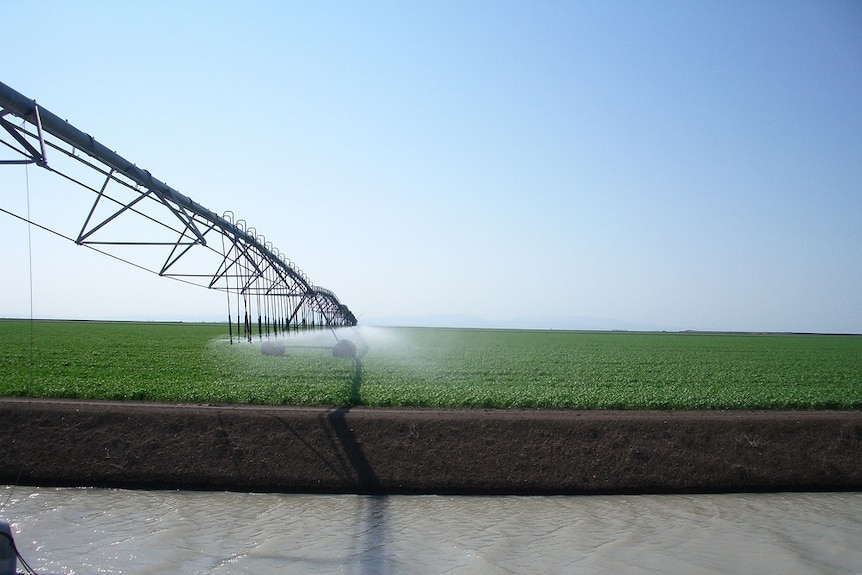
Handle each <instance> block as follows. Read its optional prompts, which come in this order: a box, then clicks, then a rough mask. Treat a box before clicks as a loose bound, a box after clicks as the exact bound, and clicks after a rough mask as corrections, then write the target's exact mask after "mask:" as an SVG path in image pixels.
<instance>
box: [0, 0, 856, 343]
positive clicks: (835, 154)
mask: <svg viewBox="0 0 862 575" xmlns="http://www.w3.org/2000/svg"><path fill="white" fill-rule="evenodd" d="M2 21H3V40H2V42H3V47H4V49H3V53H4V56H3V62H2V64H0V80H2V81H3V82H4V83H6V84H8V85H9V86H11V87H12V88H14V89H15V90H17V91H19V92H21V93H23V94H25V95H26V96H28V97H30V98H34V99H36V100H37V101H38V102H39V103H40V104H41V105H42V106H44V107H46V108H47V109H49V110H51V111H52V112H54V113H56V114H57V115H59V116H60V117H63V118H66V119H68V120H69V121H70V123H72V124H73V125H74V126H75V127H77V128H79V129H81V130H82V131H84V132H87V133H89V134H91V135H93V136H94V137H95V138H96V139H98V140H99V141H100V142H102V143H104V144H105V145H106V146H108V147H109V148H111V149H113V150H116V151H117V152H118V153H119V154H121V155H122V156H124V157H125V158H127V159H129V160H131V161H133V162H134V163H136V164H137V165H138V166H139V167H142V168H146V169H148V170H149V171H150V172H152V174H153V175H154V176H155V177H157V178H159V179H161V180H162V181H165V182H167V183H169V184H170V185H171V186H173V187H175V188H176V189H178V190H179V191H180V192H182V193H184V194H185V195H188V196H190V197H192V198H193V199H194V200H195V201H197V202H199V203H200V204H203V205H204V206H206V207H207V208H209V209H211V210H213V211H215V212H217V213H221V212H223V211H224V210H232V211H234V212H235V213H236V214H237V215H238V216H239V217H242V218H244V219H245V220H246V221H247V222H248V223H249V224H250V225H253V226H254V227H255V228H256V229H257V230H258V231H259V232H260V233H263V234H264V235H265V236H266V237H267V239H268V240H270V241H271V242H273V244H275V246H277V247H278V248H279V249H280V250H281V251H282V252H283V253H284V254H286V255H287V256H288V257H289V258H290V259H291V260H292V261H294V262H296V264H297V265H298V266H299V267H300V268H302V269H303V270H304V271H305V272H306V273H307V274H308V276H309V277H310V278H311V280H312V281H313V282H314V283H316V284H318V285H321V286H324V287H327V288H329V289H331V290H332V291H334V292H335V293H336V294H337V295H338V296H339V298H340V299H341V300H342V301H343V302H344V303H346V304H347V305H348V306H349V307H350V308H351V310H352V311H354V313H355V314H356V315H357V316H359V319H360V323H372V324H373V323H395V324H405V323H414V324H416V323H418V324H443V325H453V326H455V325H459V326H460V325H494V326H520V327H555V328H563V327H572V328H598V329H614V328H622V329H653V328H657V329H702V330H739V331H751V330H754V331H758V330H763V331H815V332H862V4H860V3H858V2H855V1H853V0H847V1H841V0H836V1H832V2H830V1H827V0H824V1H808V2H799V1H792V0H791V1H785V0H782V1H774V2H773V1H762V2H749V1H727V0H720V1H712V2H711V1H703V2H689V1H679V2H670V1H667V2H664V1H656V2H640V1H638V2H603V1H602V2H599V1H595V2H586V1H584V2H578V1H553V2H550V1H546V2H541V1H540V2H536V1H522V2H507V1H500V0H495V1H488V2H480V1H470V0H467V1H460V0H459V1H451V2H449V1H440V2H438V1H434V2H373V1H365V2H289V1H272V2H230V3H228V2H218V1H206V2H203V1H202V2H174V1H171V2H116V1H112V2H108V1H105V2H60V1H56V2H45V1H32V2H17V3H6V5H4V8H3V11H2ZM3 153H5V152H3ZM37 172H42V173H41V174H37ZM27 178H29V180H30V181H29V187H30V200H31V210H32V211H31V213H32V216H33V219H34V220H36V221H39V220H40V218H42V217H44V218H46V219H47V220H51V219H52V217H53V218H57V217H62V218H63V219H64V220H65V221H66V223H67V224H68V226H69V228H68V229H66V230H63V231H65V232H71V233H72V234H74V233H76V232H77V230H78V229H79V228H80V226H81V224H82V223H83V217H84V216H85V215H86V211H87V210H88V209H89V200H88V199H85V201H82V202H81V203H80V204H74V205H69V204H68V203H67V202H66V201H65V197H66V195H68V194H69V193H70V186H69V184H67V183H65V182H64V181H62V180H61V179H59V178H57V177H56V176H52V175H51V174H48V173H46V172H44V170H39V169H38V168H35V167H30V168H28V171H27V172H26V173H25V170H24V168H22V167H20V166H19V167H8V166H6V167H3V166H0V186H2V188H0V206H2V207H5V208H7V209H11V210H14V211H21V210H26V198H27V183H26V180H27ZM76 193H77V192H76ZM60 197H63V198H64V201H59V200H58V199H57V198H60ZM52 198H53V199H52ZM22 206H23V207H22ZM0 240H2V241H3V245H4V253H5V257H4V260H6V264H5V265H4V272H3V276H4V278H8V279H4V280H3V282H2V286H0V294H2V298H0V316H15V317H29V316H30V315H31V314H32V315H33V316H35V317H71V318H114V319H123V318H125V319H136V318H145V319H151V318H158V319H182V320H189V319H213V318H215V319H219V318H221V317H223V315H224V314H225V313H226V312H225V310H224V308H225V305H224V296H223V295H221V294H217V293H215V292H210V291H208V290H205V289H203V288H194V287H188V286H185V285H182V284H178V283H177V282H173V281H170V280H167V279H163V278H158V277H155V276H150V275H149V274H146V273H145V272H141V271H139V270H137V269H135V268H133V267H131V266H127V265H124V264H120V263H117V262H115V261H113V260H110V259H109V258H105V257H104V256H100V255H98V254H93V253H90V252H89V250H86V249H85V248H81V247H78V246H75V245H74V244H71V243H68V242H64V241H62V240H59V239H57V238H55V237H53V236H50V235H48V234H45V233H44V232H40V231H39V230H36V229H33V230H31V231H30V239H29V240H28V231H27V227H26V226H24V225H23V224H21V223H20V222H18V221H16V220H13V219H12V218H10V217H9V216H6V215H5V214H0ZM29 261H32V278H33V279H32V281H30V279H29V278H30V273H31V272H30V267H29V265H28V262H29Z"/></svg>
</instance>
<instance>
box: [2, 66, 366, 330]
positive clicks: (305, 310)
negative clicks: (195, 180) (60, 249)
mask: <svg viewBox="0 0 862 575" xmlns="http://www.w3.org/2000/svg"><path fill="white" fill-rule="evenodd" d="M16 118H17V120H16ZM0 144H3V147H0V150H2V149H4V148H5V149H6V151H7V152H8V151H9V150H11V151H12V152H13V153H12V156H13V158H12V159H3V158H2V157H0V165H4V164H5V165H10V164H35V165H37V166H39V167H41V168H44V169H46V170H48V171H50V172H52V173H55V174H58V175H59V176H61V177H63V178H65V179H66V180H68V181H70V182H72V183H74V184H75V185H76V186H78V187H80V188H83V189H85V190H88V191H89V192H91V193H92V194H94V199H93V200H92V205H91V206H90V208H89V212H88V213H87V214H86V217H83V225H81V228H80V231H79V232H78V233H77V236H76V237H71V235H69V236H67V235H64V234H62V233H59V232H57V231H56V230H54V229H51V228H50V227H46V226H41V227H44V228H45V229H47V230H49V231H52V232H53V233H56V234H58V235H60V236H62V237H64V238H66V239H69V240H71V241H74V242H75V243H77V244H78V245H83V246H87V247H90V248H92V249H95V250H96V251H99V252H102V253H106V254H108V255H111V256H112V257H115V258H117V259H121V260H123V261H127V262H128V263H132V264H133V265H136V266H138V267H141V268H144V269H147V270H149V271H151V272H153V273H157V274H158V275H160V276H163V277H169V278H173V279H176V280H180V281H184V282H187V283H193V284H196V285H200V286H203V287H206V288H209V289H214V290H222V291H225V292H227V293H228V295H227V301H228V318H229V323H230V324H231V325H233V321H234V320H233V318H232V315H231V310H230V308H231V305H232V303H231V302H232V300H233V298H234V296H235V298H236V324H237V334H238V335H240V334H244V336H245V337H247V338H248V339H251V337H252V334H253V331H254V325H253V324H254V323H257V330H258V335H259V336H262V335H263V334H264V333H265V334H266V335H269V334H270V333H271V332H272V333H276V334H277V333H279V332H287V331H289V330H290V329H291V328H294V329H298V328H299V327H300V326H308V327H341V326H353V325H356V317H355V316H354V315H353V313H351V311H350V310H349V309H348V307H347V306H346V305H344V304H342V303H341V302H340V301H339V300H338V298H337V297H336V296H335V294H334V293H332V292H331V291H329V290H327V289H324V288H322V287H319V286H315V285H314V284H312V283H311V281H310V280H309V279H308V277H307V276H306V275H305V274H304V273H303V272H302V271H301V270H300V269H299V268H297V267H296V266H295V265H294V263H293V262H291V261H290V260H289V259H288V258H287V257H285V256H284V255H283V254H282V253H281V252H280V251H279V250H278V249H277V248H275V247H273V245H272V244H271V243H270V242H268V241H267V240H266V238H265V237H264V236H263V235H260V234H258V233H257V231H256V230H255V228H253V227H250V226H248V225H247V224H246V222H245V221H244V220H241V219H237V218H235V217H234V214H233V213H232V212H225V213H224V214H223V215H222V216H219V215H218V214H216V213H214V212H212V211H210V210H208V209H207V208H205V207H203V206H202V205H200V204H198V203H196V202H194V201H193V200H192V199H191V198H189V197H187V196H185V195H183V194H181V193H179V192H178V191H176V190H175V189H173V188H171V187H170V186H168V185H167V184H165V183H164V182H161V181H160V180H158V179H156V178H154V177H153V176H152V174H150V172H148V171H147V170H142V169H140V168H138V167H137V166H135V165H134V164H132V163H131V162H129V161H128V160H126V159H125V158H123V157H121V156H120V155H118V154H117V153H116V152H113V151H111V150H110V149H108V148H106V147H105V146H104V145H102V144H101V143H99V142H97V141H96V140H95V139H94V138H93V137H92V136H90V135H89V134H85V133H84V132H82V131H80V130H78V129H77V128H75V127H74V126H72V125H71V124H69V123H68V122H67V121H65V120H61V119H60V118H59V117H57V116H56V115H54V114H53V113H51V112H50V111H48V110H46V109H45V108H43V107H41V106H39V105H38V104H36V102H35V101H34V100H31V99H28V98H26V97H25V96H23V95H22V94H20V93H18V92H16V91H15V90H13V89H12V88H10V87H9V86H7V85H6V84H3V83H2V82H0ZM49 155H50V160H51V162H50V164H49V162H48V157H49ZM2 211H4V212H6V213H8V214H10V215H13V216H15V217H18V218H20V219H25V220H26V218H23V217H21V216H20V215H17V214H14V213H12V212H9V211H7V210H2ZM132 220H134V222H132ZM27 221H29V220H27ZM31 223H34V224H36V225H39V224H38V223H36V222H31ZM118 251H119V253H121V254H122V255H117V252H118ZM130 251H131V252H133V254H132V255H131V256H130V255H129V252H130ZM143 252H146V253H145V254H144V253H143ZM139 257H141V258H143V259H145V260H146V258H149V260H146V263H139V261H138V258H139ZM240 310H243V312H241V311H240ZM255 310H256V311H257V314H255V313H254V311H255ZM255 315H257V318H256V321H255V319H254V316H255ZM231 338H233V330H232V329H231Z"/></svg>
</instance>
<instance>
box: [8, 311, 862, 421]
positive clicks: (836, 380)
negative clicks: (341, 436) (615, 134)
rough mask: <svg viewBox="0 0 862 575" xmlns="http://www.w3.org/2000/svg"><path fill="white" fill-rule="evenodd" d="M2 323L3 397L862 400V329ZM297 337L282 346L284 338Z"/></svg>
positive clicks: (734, 404) (688, 405)
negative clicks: (243, 336) (258, 329)
mask: <svg viewBox="0 0 862 575" xmlns="http://www.w3.org/2000/svg"><path fill="white" fill-rule="evenodd" d="M335 334H337V337H338V338H342V339H349V340H351V341H352V342H353V343H354V344H355V345H356V347H357V358H356V359H355V360H353V359H349V358H339V357H334V356H333V354H332V346H333V345H334V344H335V343H336V335H334V334H333V332H330V331H326V330H324V331H316V332H304V333H299V334H292V335H290V336H289V337H284V336H282V335H279V337H277V338H275V337H270V338H269V339H266V338H264V341H265V342H268V344H269V345H273V346H275V348H276V350H277V353H278V354H277V355H266V354H263V353H262V345H261V341H260V339H259V338H258V337H257V336H255V337H254V338H253V342H252V343H248V342H247V341H244V340H243V341H242V342H240V341H238V340H236V339H235V340H234V343H231V342H230V341H229V340H228V333H227V327H226V326H224V325H217V324H170V323H124V322H73V321H27V320H4V321H0V342H2V345H1V346H0V395H5V396H30V397H66V398H93V399H123V400H151V401H178V402H213V403H263V404H292V405H358V404H361V405H370V406H422V407H487V408H513V407H521V408H572V409H760V408H763V409H839V408H851V409H858V408H862V337H860V336H832V335H789V334H788V335H785V334H706V333H638V332H566V331H517V330H465V329H424V328H422V329H420V328H415V329H413V328H369V327H363V328H352V329H342V330H338V331H336V332H335ZM282 346H283V355H280V354H281V353H282V351H281V347H282Z"/></svg>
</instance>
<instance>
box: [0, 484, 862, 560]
mask: <svg viewBox="0 0 862 575" xmlns="http://www.w3.org/2000/svg"><path fill="white" fill-rule="evenodd" d="M0 496H2V500H0V502H5V503H4V504H3V507H2V510H0V518H2V519H5V520H7V521H9V522H10V523H11V524H12V528H13V533H14V534H15V538H16V542H17V544H18V548H19V550H20V551H21V553H22V555H23V556H24V558H25V559H26V560H27V561H28V563H29V564H30V565H31V566H32V567H33V568H34V569H35V570H36V571H37V572H39V573H75V574H79V575H84V574H89V573H136V574H149V573H152V574H155V573H159V574H162V573H169V572H172V573H185V574H191V573H213V574H222V573H249V574H251V573H254V574H255V575H261V574H267V573H310V574H322V573H348V574H400V573H405V574H423V573H464V574H468V573H469V574H474V573H506V574H508V573H543V574H544V573H579V574H580V573H609V574H611V573H613V574H618V573H634V574H637V573H685V574H688V575H691V574H698V573H704V574H706V573H709V574H714V573H740V574H742V573H745V574H750V573H782V574H784V575H791V574H796V573H798V574H803V573H804V574H809V573H860V574H862V493H772V494H733V495H661V496H655V495H638V496H565V497H563V496H561V497H461V496H357V495H305V494H267V493H263V494H261V493H232V492H194V491H127V490H117V489H73V488H60V489H58V488H44V487H26V486H16V487H11V486H5V487H4V488H2V489H0Z"/></svg>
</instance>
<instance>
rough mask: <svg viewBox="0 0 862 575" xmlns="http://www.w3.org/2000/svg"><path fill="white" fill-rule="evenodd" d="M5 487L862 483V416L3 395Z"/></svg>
mask: <svg viewBox="0 0 862 575" xmlns="http://www.w3.org/2000/svg"><path fill="white" fill-rule="evenodd" d="M0 430H2V437H3V441H2V443H0V482H4V483H19V484H35V485H69V486H103V487H107V486H112V487H131V488H149V489H155V488H190V489H219V490H242V491H284V492H340V493H458V494H575V493H585V494H586V493H691V492H753V491H824V490H829V491H836V490H840V491H846V490H854V491H855V490H862V411H858V410H857V411H757V412H752V411H722V412H719V411H547V410H541V411H539V410H537V411H526V410H424V409H368V408H347V407H343V408H297V407H257V406H246V405H243V406H236V405H234V406H230V405H174V404H153V403H135V402H93V401H61V400H34V399H20V398H0Z"/></svg>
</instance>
